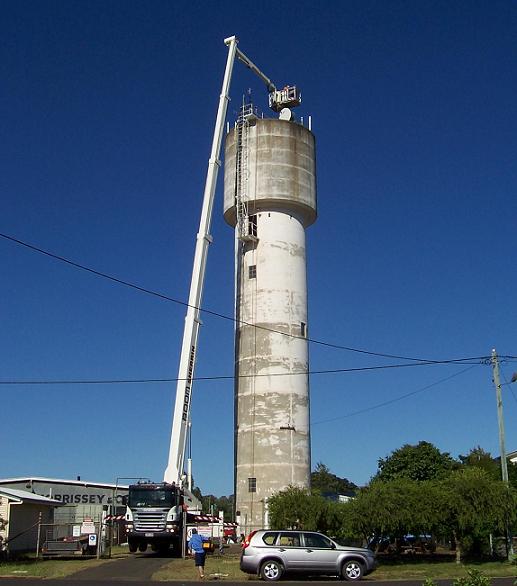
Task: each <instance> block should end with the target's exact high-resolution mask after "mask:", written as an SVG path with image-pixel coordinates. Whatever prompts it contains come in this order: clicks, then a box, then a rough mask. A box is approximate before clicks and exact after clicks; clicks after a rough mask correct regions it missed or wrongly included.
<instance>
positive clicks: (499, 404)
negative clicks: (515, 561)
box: [491, 348, 513, 559]
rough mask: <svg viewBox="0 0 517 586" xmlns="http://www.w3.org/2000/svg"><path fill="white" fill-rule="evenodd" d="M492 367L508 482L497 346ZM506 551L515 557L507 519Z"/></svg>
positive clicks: (503, 470) (503, 468)
mask: <svg viewBox="0 0 517 586" xmlns="http://www.w3.org/2000/svg"><path fill="white" fill-rule="evenodd" d="M491 362H492V369H493V372H494V379H493V380H494V385H495V394H496V399H497V421H498V424H499V455H500V457H501V477H502V480H503V482H504V483H505V484H506V486H507V488H508V487H509V484H508V462H507V461H506V448H505V445H504V443H505V442H504V418H503V397H502V393H501V379H500V377H499V361H498V359H497V352H496V351H495V348H494V349H493V350H492V361H491ZM506 551H507V552H508V559H512V558H513V539H512V534H511V532H510V527H509V525H508V520H507V521H506Z"/></svg>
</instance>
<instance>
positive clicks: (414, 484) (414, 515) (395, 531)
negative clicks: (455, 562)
mask: <svg viewBox="0 0 517 586" xmlns="http://www.w3.org/2000/svg"><path fill="white" fill-rule="evenodd" d="M437 491H438V486H437V484H436V483H435V482H431V481H415V480H411V479H408V478H396V479H395V480H390V481H382V480H374V481H372V482H371V483H370V485H369V486H368V487H366V488H363V489H361V490H360V491H359V494H358V495H357V497H356V498H355V499H354V500H352V501H350V502H349V503H347V505H346V506H347V509H348V514H347V522H348V523H349V526H350V528H351V530H352V532H353V533H356V534H359V535H361V536H362V537H363V539H365V540H366V539H367V538H368V537H369V536H372V535H385V536H391V537H398V536H402V535H405V534H407V533H414V534H416V535H419V534H422V533H433V532H435V531H436V529H437V528H438V527H439V526H440V523H441V513H440V508H439V505H438V503H437V498H436V493H437Z"/></svg>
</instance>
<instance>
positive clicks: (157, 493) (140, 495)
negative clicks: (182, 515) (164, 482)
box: [128, 489, 178, 509]
mask: <svg viewBox="0 0 517 586" xmlns="http://www.w3.org/2000/svg"><path fill="white" fill-rule="evenodd" d="M128 504H129V507H130V508H135V507H162V508H168V509H170V508H171V507H174V506H175V505H177V504H178V499H177V497H176V494H175V493H174V492H173V491H172V490H143V489H136V490H131V489H130V491H129V496H128Z"/></svg>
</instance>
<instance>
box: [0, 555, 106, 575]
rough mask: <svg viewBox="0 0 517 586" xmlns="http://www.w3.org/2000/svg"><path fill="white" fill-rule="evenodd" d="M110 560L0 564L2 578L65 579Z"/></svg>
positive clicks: (36, 561)
mask: <svg viewBox="0 0 517 586" xmlns="http://www.w3.org/2000/svg"><path fill="white" fill-rule="evenodd" d="M106 561H109V560H97V559H91V558H90V559H77V560H75V559H74V560H70V559H68V560H60V559H51V560H42V559H36V558H34V559H30V558H29V559H26V560H20V561H13V562H0V578H64V577H66V576H70V575H71V574H75V573H76V572H80V571H81V570H86V569H87V568H93V567H95V566H98V565H99V564H103V563H105V562H106Z"/></svg>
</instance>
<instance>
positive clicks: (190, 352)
mask: <svg viewBox="0 0 517 586" xmlns="http://www.w3.org/2000/svg"><path fill="white" fill-rule="evenodd" d="M224 43H225V45H227V46H228V57H227V60H226V68H225V71H224V77H223V85H222V89H221V95H220V97H219V107H218V109H217V117H216V121H215V129H214V137H213V141H212V150H211V153H210V158H209V160H208V171H207V175H206V182H205V191H204V195H203V207H202V210H201V219H200V223H199V232H198V234H197V239H196V250H195V253H194V265H193V267H192V280H191V282H190V294H189V299H188V308H187V315H186V317H185V328H184V331H183V342H182V346H181V356H180V364H179V368H178V382H177V386H176V401H175V406H174V415H173V421H172V432H171V443H170V449H169V461H168V464H167V468H166V470H165V474H164V481H165V482H171V483H172V482H175V483H176V484H181V483H182V481H183V476H184V472H183V466H184V458H185V448H186V443H187V431H188V425H189V421H190V404H191V399H192V380H193V377H194V368H195V363H196V351H197V339H198V334H199V326H200V323H201V321H200V307H201V300H202V296H203V285H204V279H205V269H206V259H207V255H208V246H209V244H210V242H211V241H212V238H211V236H210V223H211V220H212V209H213V204H214V195H215V188H216V183H217V174H218V171H219V167H220V166H221V161H220V159H219V156H220V153H221V144H222V141H223V133H224V123H225V120H226V112H227V109H228V102H229V100H230V96H229V91H230V81H231V77H232V71H233V64H234V62H235V57H236V56H237V57H238V58H239V59H240V60H241V61H242V62H243V63H245V64H246V66H247V67H249V68H250V69H251V70H252V71H253V72H254V73H256V74H257V75H258V76H259V77H260V78H261V79H262V81H264V83H266V85H267V86H268V91H273V90H274V89H275V86H274V84H273V83H272V82H271V80H270V79H269V78H268V77H266V76H265V75H264V74H263V73H262V72H261V71H260V69H259V68H258V67H257V66H256V65H255V64H254V63H252V61H250V60H249V59H248V58H247V57H246V55H244V54H243V53H242V52H241V51H239V50H238V49H237V43H238V40H237V38H236V37H235V36H233V37H229V38H227V39H225V40H224ZM190 488H191V487H189V489H190Z"/></svg>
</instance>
